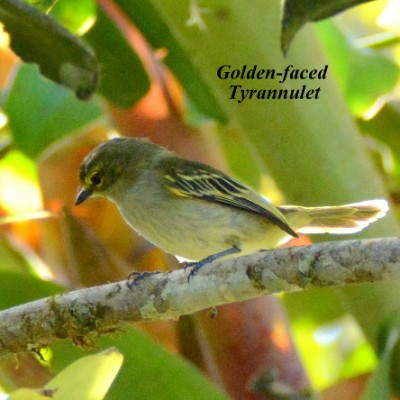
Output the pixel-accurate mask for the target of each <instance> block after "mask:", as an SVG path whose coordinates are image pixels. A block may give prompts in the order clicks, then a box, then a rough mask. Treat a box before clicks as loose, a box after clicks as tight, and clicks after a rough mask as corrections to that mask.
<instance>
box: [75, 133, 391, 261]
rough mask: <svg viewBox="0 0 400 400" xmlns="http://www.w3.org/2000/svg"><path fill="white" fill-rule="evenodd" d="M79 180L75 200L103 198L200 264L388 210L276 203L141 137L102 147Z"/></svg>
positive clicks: (355, 226) (150, 235) (357, 223)
mask: <svg viewBox="0 0 400 400" xmlns="http://www.w3.org/2000/svg"><path fill="white" fill-rule="evenodd" d="M80 181H81V185H82V187H81V188H80V190H79V192H78V195H77V197H76V201H75V204H76V205H78V204H81V203H83V202H84V201H85V200H86V199H87V198H88V197H90V196H103V197H106V198H108V199H109V200H111V201H113V202H114V203H115V204H116V205H117V207H118V208H119V211H120V212H121V214H122V216H123V218H124V219H125V221H126V222H127V223H128V224H129V225H130V226H131V227H132V228H133V229H134V230H135V231H137V232H138V233H139V234H141V235H143V236H144V237H145V238H146V239H148V240H149V241H150V242H152V243H153V244H155V245H156V246H158V247H160V248H161V249H163V250H164V251H166V252H168V253H170V254H173V255H175V256H178V257H181V258H184V259H186V260H188V261H196V262H198V261H199V262H200V264H198V265H203V264H204V262H203V261H206V262H209V261H212V260H214V259H216V258H227V257H232V256H235V255H239V254H240V255H244V254H249V253H253V252H256V251H259V250H265V249H271V248H275V247H277V246H278V245H280V244H282V243H283V242H285V241H287V240H288V239H290V238H291V237H297V236H298V235H297V232H298V233H333V234H336V233H337V234H350V233H354V232H358V231H360V230H362V229H363V228H365V227H366V226H367V225H368V224H370V223H371V222H374V221H376V220H377V219H378V218H381V217H383V216H384V215H385V214H386V212H387V210H388V203H387V202H386V201H385V200H369V201H364V202H360V203H354V204H346V205H341V206H328V207H299V206H279V207H275V206H273V205H272V204H271V203H270V202H268V201H267V200H266V199H265V198H263V197H262V196H261V195H259V194H258V193H257V192H255V191H254V190H252V189H250V188H248V187H247V186H245V185H243V184H242V183H240V182H238V181H237V180H235V179H233V178H231V177H230V176H228V175H226V174H224V173H223V172H221V171H218V170H217V169H214V168H212V167H209V166H207V165H205V164H202V163H199V162H194V161H188V160H184V159H182V158H179V157H178V156H177V155H176V154H174V153H173V152H171V151H169V150H167V149H166V148H164V147H161V146H158V145H156V144H153V143H151V142H150V141H148V140H147V139H137V138H125V137H120V138H115V139H111V140H109V141H107V142H105V143H102V144H100V145H99V146H97V147H96V148H95V149H94V150H92V152H91V153H90V154H89V155H87V156H86V158H85V159H84V160H83V162H82V164H81V167H80Z"/></svg>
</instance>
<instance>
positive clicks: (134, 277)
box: [126, 271, 161, 290]
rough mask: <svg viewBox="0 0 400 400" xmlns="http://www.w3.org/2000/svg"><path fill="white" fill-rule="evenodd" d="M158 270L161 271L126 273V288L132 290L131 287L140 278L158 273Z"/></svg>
mask: <svg viewBox="0 0 400 400" xmlns="http://www.w3.org/2000/svg"><path fill="white" fill-rule="evenodd" d="M160 272H161V271H143V272H138V271H133V272H131V273H130V274H129V275H128V278H127V280H126V286H128V288H129V289H130V290H132V288H133V287H134V286H135V285H136V284H137V283H138V282H140V281H141V280H142V279H144V278H147V277H148V276H149V275H154V274H159V273H160Z"/></svg>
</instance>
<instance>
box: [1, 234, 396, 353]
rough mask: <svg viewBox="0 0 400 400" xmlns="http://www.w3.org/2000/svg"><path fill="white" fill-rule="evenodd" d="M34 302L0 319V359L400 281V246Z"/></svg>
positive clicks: (379, 242)
mask: <svg viewBox="0 0 400 400" xmlns="http://www.w3.org/2000/svg"><path fill="white" fill-rule="evenodd" d="M189 273H190V269H187V270H184V269H180V270H176V271H172V272H167V273H149V274H146V273H144V274H137V275H135V276H133V277H132V278H131V279H130V280H129V281H122V282H117V283H112V284H107V285H102V286H97V287H92V288H88V289H82V290H76V291H73V292H69V293H65V294H60V295H58V296H53V297H49V298H46V299H42V300H37V301H34V302H31V303H27V304H23V305H20V306H17V307H13V308H11V309H8V310H4V311H2V312H0V354H5V353H16V352H20V351H24V350H29V349H39V348H40V347H42V346H46V345H48V344H49V343H51V342H52V341H54V340H55V339H60V338H62V339H63V338H72V339H73V340H74V341H75V342H76V343H79V344H83V345H84V344H85V343H90V338H91V337H93V336H96V335H102V334H106V333H109V332H113V331H115V330H118V329H121V328H122V327H123V326H124V325H125V324H126V323H130V322H134V321H140V320H156V319H176V318H179V317H180V316H181V315H185V314H191V313H194V312H196V311H198V310H201V309H205V308H208V307H212V306H217V305H221V304H226V303H233V302H238V301H243V300H247V299H250V298H253V297H257V296H262V295H267V294H271V293H277V292H281V291H286V292H291V291H297V290H302V289H307V288H311V287H325V286H338V285H347V284H352V283H362V282H372V281H380V280H393V279H399V278H400V239H397V238H388V239H375V240H352V241H342V242H331V243H320V244H315V245H312V246H304V247H291V248H286V249H278V250H271V251H265V252H260V253H256V254H251V255H249V256H245V257H239V258H236V259H231V260H226V261H220V262H218V261H216V262H214V263H212V264H209V265H205V266H204V267H203V268H202V269H201V270H200V271H199V272H198V274H197V275H195V276H193V277H192V278H191V279H190V282H188V280H187V277H188V274H189Z"/></svg>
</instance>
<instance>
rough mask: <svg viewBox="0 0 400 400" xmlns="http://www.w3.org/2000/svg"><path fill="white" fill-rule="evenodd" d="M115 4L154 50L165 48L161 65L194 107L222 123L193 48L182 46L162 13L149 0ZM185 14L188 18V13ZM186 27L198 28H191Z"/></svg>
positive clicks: (221, 115)
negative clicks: (174, 79) (193, 53)
mask: <svg viewBox="0 0 400 400" xmlns="http://www.w3.org/2000/svg"><path fill="white" fill-rule="evenodd" d="M116 3H117V4H118V5H119V6H120V7H121V9H122V10H123V11H124V12H125V14H126V15H127V16H128V17H129V18H130V19H131V20H132V22H133V23H134V24H135V25H136V26H137V27H138V28H139V29H140V30H141V32H142V33H143V34H144V35H145V36H146V38H147V40H148V41H149V42H150V44H151V45H152V46H153V48H154V49H159V48H165V49H167V51H168V53H167V56H166V58H165V60H164V62H165V64H166V65H167V66H168V67H169V68H171V70H172V71H173V72H174V74H175V75H176V77H177V78H178V79H179V80H180V82H181V84H182V85H183V87H184V88H185V90H186V92H187V94H188V96H189V97H190V99H191V101H192V102H194V103H195V104H196V106H197V108H198V110H199V111H200V112H201V113H203V114H205V115H207V116H209V117H212V118H215V119H217V120H219V121H221V122H226V121H227V119H226V115H225V114H224V112H223V111H222V109H221V107H220V105H219V104H218V102H217V100H216V99H215V97H214V94H213V91H212V90H211V89H210V88H209V87H208V86H207V84H205V82H204V81H203V77H202V75H201V74H199V71H198V66H197V65H196V63H195V62H194V60H193V58H192V57H191V52H192V51H193V50H195V48H196V47H193V48H185V47H184V46H182V43H180V42H179V41H178V40H177V39H176V37H175V32H174V31H173V28H171V27H169V26H168V25H167V24H166V22H165V16H164V15H162V13H160V12H159V11H158V10H157V9H156V7H154V5H153V2H152V1H150V0H142V1H136V2H133V1H131V0H117V1H116ZM182 4H183V3H182ZM185 8H186V6H185ZM187 10H188V11H189V7H187ZM187 17H188V18H189V12H188V13H187ZM188 29H190V30H194V29H198V28H197V27H191V28H188Z"/></svg>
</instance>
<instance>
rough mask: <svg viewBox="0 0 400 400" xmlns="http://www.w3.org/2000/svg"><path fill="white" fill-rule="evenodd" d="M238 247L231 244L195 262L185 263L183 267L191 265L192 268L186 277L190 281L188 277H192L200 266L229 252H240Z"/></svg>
mask: <svg viewBox="0 0 400 400" xmlns="http://www.w3.org/2000/svg"><path fill="white" fill-rule="evenodd" d="M240 251H241V250H240V249H239V248H238V247H236V246H233V247H231V248H229V249H226V250H223V251H220V252H219V253H215V254H211V255H210V256H208V257H206V258H203V259H202V260H200V261H195V262H188V263H185V268H187V267H191V268H192V270H191V271H190V272H189V275H188V277H187V280H188V282H189V281H190V278H192V277H193V276H194V275H196V274H197V272H198V271H199V269H200V268H202V267H203V266H204V265H206V264H209V263H211V262H213V261H215V260H217V259H218V258H221V257H225V256H228V255H230V254H235V253H240Z"/></svg>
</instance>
